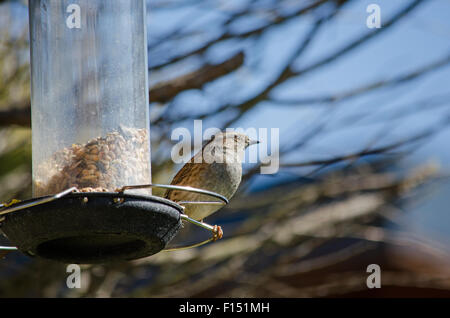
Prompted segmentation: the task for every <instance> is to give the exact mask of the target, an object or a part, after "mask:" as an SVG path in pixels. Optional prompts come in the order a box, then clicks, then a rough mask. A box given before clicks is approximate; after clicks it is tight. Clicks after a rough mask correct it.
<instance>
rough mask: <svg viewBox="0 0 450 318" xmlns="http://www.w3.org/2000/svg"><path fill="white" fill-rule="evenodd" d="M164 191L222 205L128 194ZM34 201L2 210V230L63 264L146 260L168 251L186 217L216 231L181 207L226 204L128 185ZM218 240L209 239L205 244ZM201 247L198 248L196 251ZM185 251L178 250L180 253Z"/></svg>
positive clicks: (25, 248)
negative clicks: (108, 189) (148, 257)
mask: <svg viewBox="0 0 450 318" xmlns="http://www.w3.org/2000/svg"><path fill="white" fill-rule="evenodd" d="M149 187H160V188H169V189H177V190H181V191H190V192H197V193H202V194H206V195H210V196H213V197H215V198H219V199H220V200H221V202H182V203H180V204H177V203H175V202H173V201H170V200H167V199H164V198H161V197H157V196H149V195H135V194H126V193H125V190H129V189H139V188H149ZM75 191H77V189H76V188H70V189H67V190H65V191H63V192H60V193H58V194H56V195H53V196H46V197H40V198H33V199H30V200H26V201H21V202H18V203H15V204H13V205H11V206H7V207H4V208H3V210H1V209H0V228H1V230H2V231H3V233H4V234H5V235H6V236H7V238H8V239H9V240H10V241H11V243H13V244H14V245H16V246H17V248H16V247H0V249H2V250H14V249H18V250H20V251H21V252H23V253H24V254H26V255H28V256H31V257H34V256H37V257H42V258H46V259H51V260H56V261H61V262H64V263H77V264H94V263H108V262H113V261H121V260H133V259H138V258H142V257H147V256H150V255H153V254H156V253H158V252H160V251H162V250H164V249H165V248H166V246H167V244H168V243H169V242H170V240H171V239H172V238H174V237H175V235H176V234H177V233H178V231H179V230H180V228H181V223H182V219H184V220H187V221H189V222H191V223H194V224H196V225H199V226H201V227H203V228H206V229H208V230H210V231H212V232H213V231H214V230H216V229H217V227H213V226H211V225H208V224H206V223H203V222H198V221H195V220H193V219H190V218H189V217H188V216H187V215H185V214H183V209H184V208H183V206H182V204H221V205H224V204H227V203H228V200H227V199H226V198H225V197H223V196H221V195H219V194H217V193H214V192H210V191H206V190H201V189H195V188H191V187H182V186H168V185H156V184H148V185H138V186H126V187H123V188H122V189H120V190H119V191H118V192H75ZM212 240H215V238H211V239H209V240H207V241H204V242H202V243H201V244H204V243H207V242H209V241H212ZM201 244H195V245H193V246H188V247H185V248H189V247H194V246H198V245H201ZM177 249H182V248H174V249H170V250H177Z"/></svg>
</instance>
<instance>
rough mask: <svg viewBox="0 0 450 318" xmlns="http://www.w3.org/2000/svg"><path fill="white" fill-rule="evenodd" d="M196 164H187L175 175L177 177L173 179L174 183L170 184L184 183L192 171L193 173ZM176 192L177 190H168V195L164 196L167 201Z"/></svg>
mask: <svg viewBox="0 0 450 318" xmlns="http://www.w3.org/2000/svg"><path fill="white" fill-rule="evenodd" d="M193 165H194V163H191V162H188V163H186V164H185V165H184V166H183V167H182V168H181V169H180V170H179V171H178V172H177V174H176V175H175V177H173V180H172V182H171V183H170V184H171V185H180V184H181V183H182V181H183V180H186V179H187V176H188V174H189V172H190V171H192V168H193ZM174 191H176V190H170V189H169V190H167V191H166V194H165V195H164V197H165V198H166V199H169V198H170V196H171V194H172V193H173V192H174Z"/></svg>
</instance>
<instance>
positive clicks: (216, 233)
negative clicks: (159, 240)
mask: <svg viewBox="0 0 450 318" xmlns="http://www.w3.org/2000/svg"><path fill="white" fill-rule="evenodd" d="M144 188H163V189H173V190H179V191H188V192H194V193H200V194H204V195H208V196H212V197H214V198H217V199H219V200H221V201H180V202H176V203H177V204H178V205H179V206H181V207H182V208H183V209H184V205H188V204H207V205H226V204H228V199H227V198H226V197H224V196H222V195H220V194H218V193H215V192H212V191H207V190H203V189H198V188H194V187H187V186H174V185H164V184H142V185H127V186H124V187H122V188H119V189H117V190H116V192H117V193H118V194H124V193H125V191H127V190H133V189H144ZM72 192H78V189H77V188H76V187H72V188H69V189H66V190H64V191H62V192H60V193H57V194H55V195H52V196H49V197H45V198H42V199H39V200H35V201H32V202H24V203H20V201H18V202H16V203H14V204H12V205H8V204H0V224H1V222H2V221H3V220H4V218H5V215H6V214H9V213H13V212H16V211H20V210H23V209H26V208H30V207H34V206H37V205H40V204H44V203H48V202H51V201H55V200H58V199H60V198H62V197H64V196H66V195H68V194H70V193H72ZM180 218H181V219H182V220H185V221H187V222H189V223H192V224H194V225H196V226H199V227H201V228H204V229H207V230H208V231H210V232H211V233H212V234H213V235H212V237H210V238H209V239H207V240H205V241H202V242H199V243H196V244H192V245H188V246H180V247H173V248H166V249H163V250H162V251H164V252H173V251H179V250H186V249H190V248H195V247H199V246H202V245H205V244H207V243H209V242H214V241H216V240H218V239H220V238H222V235H223V232H222V229H221V228H220V226H217V225H210V224H207V223H204V222H200V221H197V220H194V219H192V218H190V217H189V216H187V215H186V214H183V213H181V214H180ZM17 250H18V248H17V247H15V246H0V251H5V252H6V253H8V252H12V251H17Z"/></svg>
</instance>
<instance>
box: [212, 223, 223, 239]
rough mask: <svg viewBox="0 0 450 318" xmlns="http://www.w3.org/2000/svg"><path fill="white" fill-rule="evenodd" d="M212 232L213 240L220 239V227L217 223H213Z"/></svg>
mask: <svg viewBox="0 0 450 318" xmlns="http://www.w3.org/2000/svg"><path fill="white" fill-rule="evenodd" d="M212 233H213V237H212V239H213V242H214V241H217V240H220V239H221V238H222V236H223V231H222V228H221V227H220V226H218V225H214V229H213V231H212Z"/></svg>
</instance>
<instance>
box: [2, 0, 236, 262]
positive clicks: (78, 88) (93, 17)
mask: <svg viewBox="0 0 450 318" xmlns="http://www.w3.org/2000/svg"><path fill="white" fill-rule="evenodd" d="M70 5H71V3H70V1H68V0H61V1H52V0H30V2H29V14H30V39H31V41H30V43H31V44H30V45H31V105H32V158H33V159H32V160H33V162H32V163H33V176H32V179H33V198H32V199H29V200H26V201H22V202H16V203H14V204H12V205H5V206H3V207H0V226H1V230H2V232H3V233H4V234H5V235H6V236H7V238H8V239H9V240H10V241H11V243H12V244H14V245H15V246H17V248H18V249H19V250H20V251H22V252H23V253H25V254H27V255H29V256H38V257H43V258H47V259H53V260H58V261H63V262H66V263H103V262H110V261H117V260H130V259H136V258H141V257H146V256H149V255H152V254H155V253H158V252H160V251H161V250H163V249H165V248H166V246H167V244H168V243H169V242H170V240H171V239H172V238H173V237H174V236H175V235H176V234H177V233H178V231H179V229H180V227H181V221H182V219H186V220H187V221H190V222H192V223H194V224H196V225H199V226H201V227H203V228H206V229H208V230H210V231H213V229H214V228H213V227H211V226H210V225H207V224H204V223H202V222H198V221H195V220H192V219H190V218H189V217H187V216H186V215H184V214H183V207H182V206H180V205H178V204H177V203H175V202H172V201H170V200H167V199H164V198H160V197H157V196H153V195H151V193H152V192H151V188H152V187H154V186H159V187H162V188H170V187H171V186H164V185H152V184H151V164H150V138H149V136H150V127H149V111H148V104H149V102H148V72H147V70H148V61H147V35H146V17H145V13H146V8H145V1H144V0H130V1H109V0H79V1H78V4H77V5H76V6H75V7H74V6H73V5H72V6H71V7H70V8H71V10H74V11H73V12H72V11H71V10H66V8H69V6H70ZM62 9H64V10H62ZM77 10H78V13H79V14H71V13H70V12H72V13H75V12H76V11H77ZM80 17H81V20H80V21H76V19H78V18H80ZM78 22H79V23H78ZM177 189H178V190H184V191H193V192H199V193H203V194H206V195H210V196H212V197H215V198H218V199H219V200H220V201H221V202H222V203H224V204H226V203H227V202H228V201H227V199H226V198H225V197H222V196H221V195H219V194H216V193H212V192H208V191H204V190H201V189H193V188H189V187H177ZM191 204H192V203H191ZM210 240H211V239H210ZM210 240H207V241H210ZM207 241H205V242H207ZM5 249H11V248H5Z"/></svg>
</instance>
